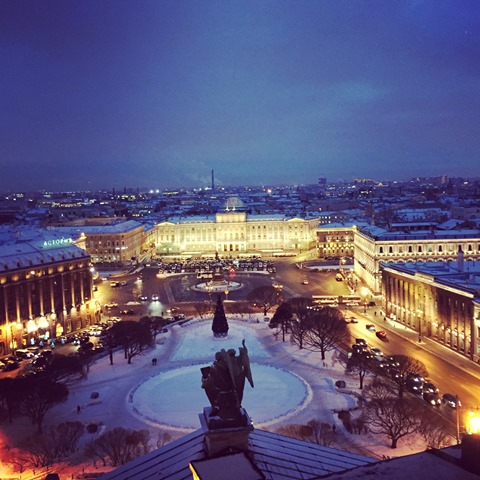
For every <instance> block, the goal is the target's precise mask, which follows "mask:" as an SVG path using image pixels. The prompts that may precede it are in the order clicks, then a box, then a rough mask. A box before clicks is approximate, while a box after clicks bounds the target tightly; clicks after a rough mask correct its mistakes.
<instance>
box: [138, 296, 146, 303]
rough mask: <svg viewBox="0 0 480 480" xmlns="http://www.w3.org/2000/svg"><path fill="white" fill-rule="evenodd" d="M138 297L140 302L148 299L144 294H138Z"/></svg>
mask: <svg viewBox="0 0 480 480" xmlns="http://www.w3.org/2000/svg"><path fill="white" fill-rule="evenodd" d="M138 299H139V300H140V301H141V302H146V301H147V300H148V297H147V296H146V295H139V296H138Z"/></svg>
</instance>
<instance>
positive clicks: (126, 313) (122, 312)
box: [120, 308, 135, 315]
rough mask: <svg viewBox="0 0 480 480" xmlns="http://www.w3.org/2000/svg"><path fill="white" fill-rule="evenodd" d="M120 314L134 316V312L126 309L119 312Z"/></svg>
mask: <svg viewBox="0 0 480 480" xmlns="http://www.w3.org/2000/svg"><path fill="white" fill-rule="evenodd" d="M120 313H121V314H122V315H135V310H132V309H131V308H126V309H125V310H120Z"/></svg>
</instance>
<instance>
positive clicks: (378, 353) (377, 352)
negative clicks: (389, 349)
mask: <svg viewBox="0 0 480 480" xmlns="http://www.w3.org/2000/svg"><path fill="white" fill-rule="evenodd" d="M370 351H371V352H372V353H373V354H374V355H375V356H378V357H383V352H382V351H381V350H380V349H379V348H377V347H373V348H371V349H370ZM384 360H385V359H384Z"/></svg>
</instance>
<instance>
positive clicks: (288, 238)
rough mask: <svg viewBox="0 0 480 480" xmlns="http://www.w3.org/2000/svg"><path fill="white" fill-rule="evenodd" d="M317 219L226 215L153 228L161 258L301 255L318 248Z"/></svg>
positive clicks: (178, 220)
mask: <svg viewBox="0 0 480 480" xmlns="http://www.w3.org/2000/svg"><path fill="white" fill-rule="evenodd" d="M317 227H318V217H308V218H298V217H293V218H289V217H286V216H285V215H280V214H272V215H248V214H247V213H245V212H235V211H234V212H223V213H217V214H216V215H214V216H203V217H186V218H182V217H177V218H171V219H169V220H168V221H165V222H162V223H159V224H157V225H156V226H155V228H154V233H153V236H154V238H153V241H154V243H155V246H156V250H157V253H159V254H188V255H199V254H215V252H218V253H219V254H220V255H232V256H238V255H239V254H245V253H258V254H262V253H276V252H278V253H281V252H302V251H306V250H310V249H314V248H315V247H316V237H317Z"/></svg>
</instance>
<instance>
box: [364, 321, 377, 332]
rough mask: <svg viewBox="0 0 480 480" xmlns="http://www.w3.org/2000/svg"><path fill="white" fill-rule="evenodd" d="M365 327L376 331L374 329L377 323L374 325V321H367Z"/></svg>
mask: <svg viewBox="0 0 480 480" xmlns="http://www.w3.org/2000/svg"><path fill="white" fill-rule="evenodd" d="M365 328H366V329H367V330H369V331H370V332H374V331H375V325H374V324H373V323H367V324H366V325H365Z"/></svg>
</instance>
